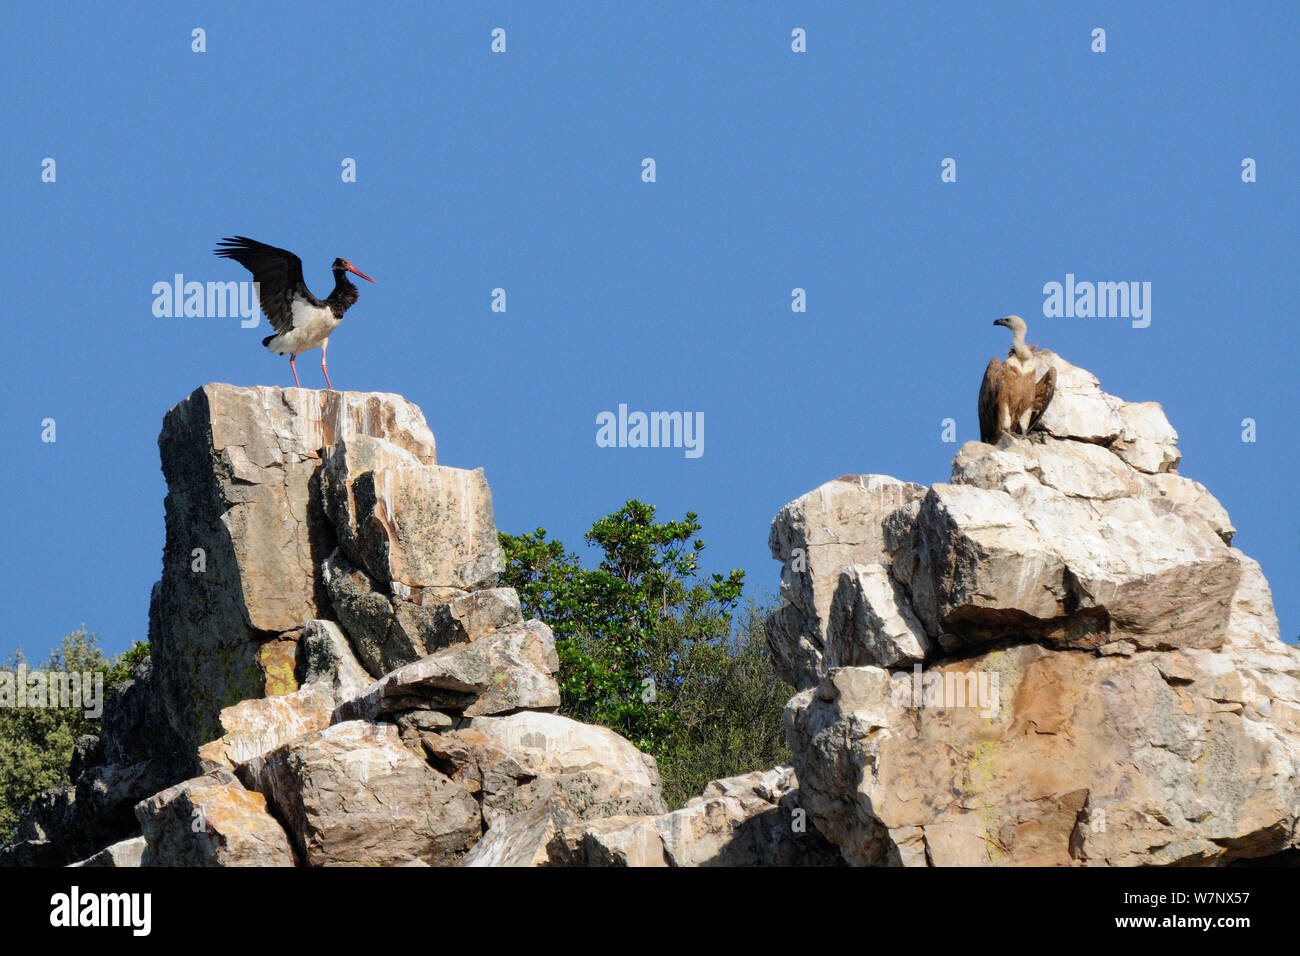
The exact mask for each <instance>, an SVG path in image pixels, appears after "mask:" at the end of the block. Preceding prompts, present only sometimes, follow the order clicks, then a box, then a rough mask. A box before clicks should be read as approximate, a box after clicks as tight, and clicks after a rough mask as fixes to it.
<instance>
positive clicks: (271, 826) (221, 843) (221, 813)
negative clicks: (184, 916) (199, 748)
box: [135, 770, 294, 866]
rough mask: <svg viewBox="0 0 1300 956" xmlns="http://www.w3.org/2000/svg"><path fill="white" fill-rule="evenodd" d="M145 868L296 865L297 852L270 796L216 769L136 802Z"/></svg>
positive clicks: (224, 771)
mask: <svg viewBox="0 0 1300 956" xmlns="http://www.w3.org/2000/svg"><path fill="white" fill-rule="evenodd" d="M135 815H136V817H137V818H138V819H139V821H140V829H141V831H143V834H144V839H145V844H146V845H145V849H144V851H143V862H142V865H143V866H293V865H294V859H293V852H292V850H291V849H290V847H289V841H288V839H287V838H286V837H285V833H284V830H283V829H282V828H281V827H280V824H279V822H278V821H277V820H276V819H275V818H274V817H272V816H271V814H270V813H268V812H267V806H266V799H265V798H264V797H263V796H262V795H261V794H260V793H258V792H256V791H254V790H247V789H245V788H244V787H243V786H241V785H240V783H239V781H238V780H236V779H235V777H234V775H233V774H231V773H230V772H229V771H227V770H214V771H212V772H210V773H207V774H205V775H203V776H201V777H195V778H194V779H193V780H186V781H185V782H183V783H178V784H177V785H176V786H174V787H169V788H168V789H166V790H164V791H162V792H161V793H157V794H154V795H153V796H152V797H150V798H149V799H147V800H142V801H140V803H139V804H137V805H136V808H135Z"/></svg>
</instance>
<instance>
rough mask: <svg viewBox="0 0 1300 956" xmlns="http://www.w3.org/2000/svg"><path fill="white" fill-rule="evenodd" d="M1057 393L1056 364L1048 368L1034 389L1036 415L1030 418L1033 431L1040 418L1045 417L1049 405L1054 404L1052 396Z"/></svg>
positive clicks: (1030, 428) (1030, 426) (1030, 427)
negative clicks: (1044, 413)
mask: <svg viewBox="0 0 1300 956" xmlns="http://www.w3.org/2000/svg"><path fill="white" fill-rule="evenodd" d="M1055 394H1056V366H1052V367H1051V368H1049V369H1048V370H1047V374H1046V375H1044V376H1043V377H1042V378H1040V379H1039V380H1038V385H1037V387H1036V388H1035V389H1034V415H1033V417H1032V418H1030V419H1029V430H1030V431H1033V430H1034V426H1035V425H1037V424H1038V420H1039V419H1040V418H1042V417H1043V412H1045V411H1047V406H1048V405H1050V404H1052V396H1053V395H1055Z"/></svg>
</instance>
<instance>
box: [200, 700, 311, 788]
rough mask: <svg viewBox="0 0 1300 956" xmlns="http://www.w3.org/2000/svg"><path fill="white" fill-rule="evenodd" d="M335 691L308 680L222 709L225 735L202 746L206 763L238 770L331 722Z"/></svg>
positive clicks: (202, 757)
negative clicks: (284, 691) (286, 691)
mask: <svg viewBox="0 0 1300 956" xmlns="http://www.w3.org/2000/svg"><path fill="white" fill-rule="evenodd" d="M333 713H334V695H333V694H332V693H331V692H330V690H329V689H328V688H326V687H325V686H323V685H320V684H308V685H306V686H305V687H300V688H298V689H297V690H296V691H294V692H293V693H292V694H282V695H280V696H279V697H256V698H253V699H252V700H245V701H241V702H240V703H238V704H235V705H234V706H233V707H227V708H226V709H225V710H223V711H222V712H221V726H222V727H223V728H224V729H225V731H226V733H225V735H224V736H222V737H220V738H219V739H217V740H213V741H210V742H209V743H206V744H204V745H203V746H202V747H200V748H199V758H200V759H201V760H203V761H204V762H205V766H207V767H209V768H211V769H215V768H217V767H225V768H226V769H227V770H234V769H235V768H236V767H237V766H239V765H240V764H241V763H245V762H247V761H249V760H251V759H253V758H254V757H260V756H261V755H262V754H264V753H266V752H267V751H269V750H274V749H275V748H276V747H278V746H280V745H281V744H284V743H288V742H289V741H291V740H293V739H294V738H296V737H301V736H302V735H303V734H307V733H311V732H312V731H313V730H322V729H324V728H325V727H328V726H329V725H330V717H331V716H332V715H333Z"/></svg>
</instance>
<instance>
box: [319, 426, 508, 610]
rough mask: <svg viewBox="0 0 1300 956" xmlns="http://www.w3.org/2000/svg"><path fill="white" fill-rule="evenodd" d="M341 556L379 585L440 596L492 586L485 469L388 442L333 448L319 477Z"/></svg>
mask: <svg viewBox="0 0 1300 956" xmlns="http://www.w3.org/2000/svg"><path fill="white" fill-rule="evenodd" d="M321 490H322V493H323V500H324V506H325V509H326V512H327V513H328V514H329V515H330V517H331V519H332V521H333V524H334V527H335V528H336V529H338V532H339V544H340V545H341V547H342V548H343V550H344V552H345V553H346V554H347V556H348V557H349V558H350V559H351V561H352V563H353V564H355V565H357V566H358V567H359V568H361V569H362V570H363V571H365V573H366V574H368V575H369V576H370V578H371V579H372V580H373V581H375V582H376V583H377V584H378V585H380V586H381V587H388V586H391V585H393V584H396V585H397V586H398V592H399V593H398V596H401V597H406V596H408V595H407V593H406V592H407V591H408V590H412V589H414V590H423V589H426V588H427V589H431V590H433V591H434V592H435V593H437V594H439V595H440V596H449V594H450V593H455V592H465V591H473V590H477V589H478V588H482V587H491V586H493V585H494V584H495V583H496V573H497V569H498V567H499V554H498V552H499V546H498V544H497V539H496V533H497V532H496V523H495V521H494V520H493V517H492V493H491V491H489V490H488V485H487V480H486V479H485V478H484V477H483V469H481V468H479V469H475V470H473V471H468V470H466V469H463V468H446V467H442V466H439V465H434V464H425V463H423V462H420V461H418V460H415V458H414V456H410V455H401V454H400V453H399V450H398V449H393V448H392V447H391V446H390V445H389V444H388V443H387V442H382V441H376V440H374V439H371V438H367V437H364V436H363V437H361V438H358V439H353V440H347V439H344V440H341V441H339V442H337V443H336V444H335V445H334V446H333V450H332V452H331V454H330V456H329V458H328V459H327V460H326V462H325V467H324V469H323V470H322V474H321Z"/></svg>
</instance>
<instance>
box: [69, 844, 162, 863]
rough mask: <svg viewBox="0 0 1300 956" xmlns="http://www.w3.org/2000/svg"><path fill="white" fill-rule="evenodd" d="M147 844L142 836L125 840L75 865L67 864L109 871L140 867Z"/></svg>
mask: <svg viewBox="0 0 1300 956" xmlns="http://www.w3.org/2000/svg"><path fill="white" fill-rule="evenodd" d="M147 846H148V844H147V843H146V842H145V838H144V837H142V836H137V837H131V838H130V839H127V840H121V841H119V842H117V843H113V844H110V845H109V846H106V847H104V849H102V850H100V851H99V852H98V853H96V854H95V855H94V856H90V857H87V858H86V859H84V860H78V861H77V862H76V863H69V864H68V865H69V866H90V867H104V868H110V869H116V868H123V867H126V868H129V867H135V866H142V865H143V862H142V861H143V859H144V851H145V848H146V847H147Z"/></svg>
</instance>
